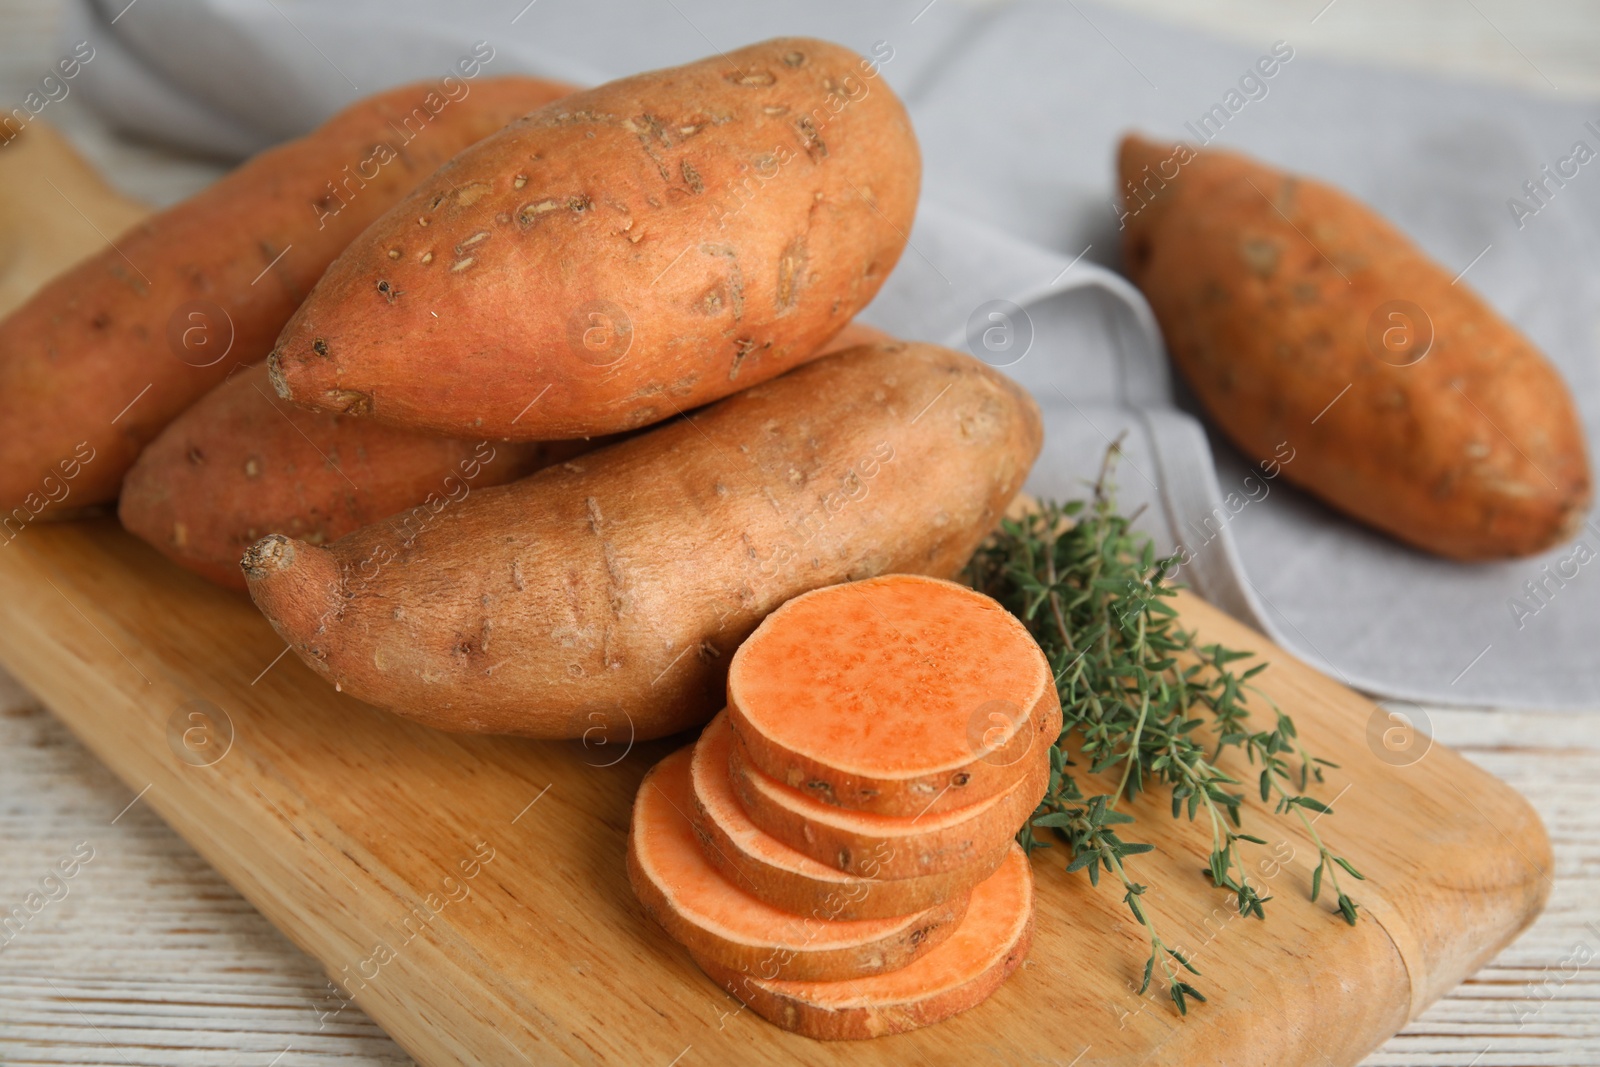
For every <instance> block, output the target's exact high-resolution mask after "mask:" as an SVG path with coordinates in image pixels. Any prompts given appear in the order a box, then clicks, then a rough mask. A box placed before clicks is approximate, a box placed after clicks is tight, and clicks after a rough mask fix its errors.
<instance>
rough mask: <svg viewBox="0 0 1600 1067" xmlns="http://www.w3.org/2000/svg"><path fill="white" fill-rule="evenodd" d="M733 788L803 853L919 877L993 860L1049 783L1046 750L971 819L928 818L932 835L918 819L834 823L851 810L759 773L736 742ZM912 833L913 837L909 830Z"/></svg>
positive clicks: (847, 868) (760, 821) (845, 866)
mask: <svg viewBox="0 0 1600 1067" xmlns="http://www.w3.org/2000/svg"><path fill="white" fill-rule="evenodd" d="M729 774H730V776H731V778H732V781H733V788H734V791H735V792H736V793H738V795H739V800H740V802H741V803H742V804H743V806H744V810H745V813H746V814H748V815H749V816H750V821H751V822H753V823H755V824H756V825H757V826H759V827H760V828H761V829H762V830H765V831H766V832H767V833H768V834H771V835H772V836H773V837H776V838H777V839H778V840H779V841H782V842H783V843H784V844H786V845H788V846H789V847H790V848H792V849H795V850H796V851H798V852H803V853H805V854H806V855H808V856H810V857H811V858H812V859H814V860H816V861H817V862H819V863H825V864H827V865H828V866H830V867H833V868H835V869H836V870H840V871H844V872H845V873H846V874H853V875H857V876H858V877H861V878H890V879H892V878H915V877H918V876H920V875H925V874H937V873H941V872H945V871H953V870H955V869H957V868H959V867H964V866H966V865H967V864H969V863H974V862H978V861H980V860H981V859H982V858H983V857H986V856H990V855H992V854H993V852H994V850H995V849H997V848H1000V847H1001V846H1002V845H1004V844H1005V843H1006V842H1007V841H1009V840H1011V839H1012V837H1014V836H1015V835H1016V833H1017V831H1018V830H1020V829H1021V828H1022V824H1023V823H1024V822H1026V821H1027V819H1028V816H1029V815H1031V814H1032V813H1033V811H1034V809H1035V808H1036V807H1038V805H1039V801H1040V800H1042V799H1044V795H1045V791H1046V790H1047V789H1048V788H1049V785H1050V765H1049V762H1048V760H1047V759H1046V758H1044V753H1043V752H1041V753H1040V758H1037V759H1029V760H1028V766H1027V770H1026V772H1025V773H1024V775H1023V777H1022V778H1021V779H1019V780H1018V781H1017V783H1016V784H1015V785H1013V786H1012V787H1011V789H1009V790H1007V791H1006V792H1005V793H1003V794H1000V795H998V796H996V797H991V798H989V799H988V800H986V801H979V802H978V803H976V804H974V805H971V807H972V808H974V809H981V810H975V811H973V813H972V814H971V815H970V816H968V817H963V818H959V819H956V818H955V816H956V813H959V812H961V811H963V809H961V808H957V809H955V810H954V811H953V812H946V813H944V814H945V815H947V816H950V817H951V818H952V820H953V821H950V822H947V823H946V822H942V821H936V820H935V819H934V818H930V819H929V820H928V823H929V824H932V825H929V826H928V828H927V829H926V830H924V829H922V827H921V825H917V826H914V827H911V826H908V824H913V823H915V822H916V816H910V817H906V816H885V818H888V819H892V820H894V822H895V823H897V824H899V825H897V826H895V827H893V828H892V829H891V828H888V827H885V826H884V825H883V824H882V823H875V824H871V825H869V826H865V827H863V826H860V825H840V824H839V822H838V821H836V820H834V819H833V818H832V816H833V814H834V813H835V812H838V811H841V810H844V809H838V808H834V807H833V806H831V805H827V804H824V803H822V802H821V801H819V800H816V799H815V798H813V797H810V796H808V795H807V794H805V793H801V792H800V791H799V790H796V789H793V788H791V787H789V786H786V785H784V784H783V783H782V782H778V781H776V780H774V779H772V778H770V777H769V776H767V775H766V774H764V773H763V772H762V771H760V770H759V769H757V768H756V766H755V764H754V762H753V761H752V760H751V759H750V756H749V753H747V752H746V751H745V749H744V745H743V743H742V742H740V741H739V740H737V739H735V741H734V745H733V755H732V757H731V758H730V760H729ZM907 829H910V832H909V833H908V832H905V831H906V830H907Z"/></svg>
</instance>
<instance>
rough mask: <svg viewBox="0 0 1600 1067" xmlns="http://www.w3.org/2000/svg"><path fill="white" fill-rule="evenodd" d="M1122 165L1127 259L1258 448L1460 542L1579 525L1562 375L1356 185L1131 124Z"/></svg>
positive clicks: (1318, 481) (1179, 359) (1210, 404)
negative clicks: (1141, 132)
mask: <svg viewBox="0 0 1600 1067" xmlns="http://www.w3.org/2000/svg"><path fill="white" fill-rule="evenodd" d="M1120 169H1121V172H1122V177H1123V180H1124V185H1125V201H1126V214H1125V216H1124V224H1125V229H1124V233H1123V239H1124V251H1125V254H1126V256H1127V265H1128V272H1129V274H1131V275H1132V277H1133V280H1134V281H1135V282H1137V283H1138V285H1139V288H1140V289H1142V290H1143V291H1144V294H1145V296H1146V297H1148V298H1149V300H1150V306H1151V308H1153V309H1154V311H1155V314H1156V318H1157V319H1158V320H1159V321H1160V323H1161V331H1162V333H1163V334H1164V335H1165V337H1166V341H1167V346H1168V347H1169V348H1170V349H1171V352H1172V361H1173V363H1174V365H1176V366H1177V368H1178V370H1179V371H1181V372H1182V374H1183V376H1184V377H1185V378H1186V379H1188V382H1189V384H1190V386H1192V387H1193V389H1194V392H1195V395H1196V396H1197V397H1198V398H1199V400H1200V403H1201V404H1202V405H1203V406H1204V407H1205V409H1206V412H1207V413H1208V414H1209V415H1210V416H1211V418H1212V419H1213V420H1214V421H1215V423H1216V425H1217V426H1218V427H1219V428H1220V429H1221V430H1222V432H1223V433H1224V434H1226V435H1227V436H1228V437H1229V438H1230V439H1231V440H1232V441H1233V443H1234V444H1235V445H1236V446H1237V447H1238V448H1239V449H1240V450H1241V451H1243V452H1244V453H1245V454H1246V456H1248V457H1249V458H1250V459H1251V460H1253V461H1262V462H1263V463H1270V464H1271V465H1272V467H1273V468H1278V467H1281V468H1282V470H1283V475H1284V477H1285V478H1286V479H1288V480H1289V481H1290V482H1292V483H1294V484H1295V485H1297V486H1299V487H1300V488H1302V489H1304V490H1306V491H1307V492H1310V493H1312V494H1314V495H1316V496H1318V497H1320V498H1322V500H1323V501H1325V502H1326V503H1328V504H1330V505H1331V506H1333V507H1335V508H1338V509H1339V510H1341V511H1343V512H1345V513H1346V514H1348V515H1350V516H1352V517H1354V518H1356V519H1359V520H1360V521H1362V522H1365V523H1367V524H1368V525H1370V526H1372V527H1375V528H1376V529H1379V530H1382V531H1384V532H1385V533H1388V534H1390V535H1391V536H1393V537H1397V538H1399V539H1400V540H1402V541H1405V542H1408V543H1409V544H1412V545H1414V546H1416V547H1418V548H1422V549H1426V550H1427V551H1429V552H1435V553H1438V554H1439V555H1442V556H1447V557H1450V558H1453V559H1461V560H1483V559H1496V558H1500V557H1505V556H1523V555H1529V554H1532V553H1536V552H1540V551H1543V550H1544V549H1546V548H1549V547H1550V546H1551V545H1554V544H1557V543H1559V542H1561V541H1564V540H1566V539H1568V538H1570V537H1572V536H1573V535H1574V534H1575V533H1576V531H1577V530H1578V529H1579V527H1581V526H1582V524H1583V521H1584V516H1585V515H1587V514H1588V511H1589V505H1590V502H1591V500H1592V499H1593V485H1592V477H1591V474H1590V469H1589V459H1588V455H1587V442H1586V438H1585V434H1584V428H1583V423H1582V420H1581V419H1580V417H1579V414H1578V409H1577V406H1576V405H1575V404H1574V403H1573V400H1572V395H1571V393H1570V392H1569V391H1568V389H1567V385H1566V383H1565V382H1563V381H1562V378H1561V374H1560V372H1559V371H1558V370H1557V369H1556V368H1555V366H1554V365H1553V364H1551V362H1550V361H1549V360H1548V359H1546V358H1545V356H1544V355H1543V353H1541V352H1540V351H1539V350H1538V349H1537V348H1535V347H1534V345H1533V344H1532V342H1530V341H1529V340H1528V339H1527V338H1526V337H1524V336H1523V335H1522V334H1521V333H1520V332H1519V331H1518V330H1517V329H1516V327H1514V326H1513V325H1512V324H1511V323H1509V322H1507V321H1506V320H1505V319H1503V318H1502V317H1501V316H1500V315H1498V314H1496V312H1495V311H1494V309H1493V308H1491V307H1490V306H1489V305H1488V304H1487V303H1485V302H1484V301H1483V300H1482V298H1480V297H1479V296H1477V295H1476V294H1475V293H1473V292H1472V291H1471V289H1470V288H1468V283H1467V282H1466V281H1465V280H1463V279H1461V278H1459V277H1454V276H1453V275H1455V273H1456V272H1455V271H1454V270H1453V269H1447V268H1445V267H1443V266H1440V265H1439V264H1438V263H1436V262H1434V261H1433V260H1431V259H1429V258H1428V257H1427V256H1426V255H1425V254H1424V253H1423V252H1422V251H1421V250H1420V249H1418V248H1417V246H1416V245H1415V244H1413V243H1412V241H1411V240H1410V239H1409V238H1408V237H1406V235H1405V234H1403V233H1401V232H1400V231H1399V230H1398V229H1396V228H1395V227H1394V226H1392V225H1390V224H1389V223H1388V222H1387V221H1385V220H1384V219H1382V218H1380V217H1379V216H1378V215H1377V213H1375V212H1374V211H1372V209H1371V208H1369V207H1367V206H1366V205H1365V204H1362V203H1361V202H1360V201H1358V200H1356V199H1355V198H1354V197H1351V196H1349V195H1347V194H1345V193H1343V192H1341V191H1340V190H1338V189H1335V188H1334V187H1332V186H1330V185H1325V184H1323V183H1322V182H1317V181H1312V180H1310V179H1308V178H1301V177H1297V176H1295V175H1292V174H1286V173H1284V172H1282V171H1279V170H1276V169H1274V168H1272V167H1269V166H1266V165H1264V164H1262V163H1259V162H1257V161H1256V160H1253V159H1249V158H1246V157H1245V156H1241V155H1237V154H1235V153H1232V152H1224V151H1221V150H1219V149H1214V148H1204V149H1200V150H1194V149H1190V148H1188V147H1187V146H1184V145H1178V146H1175V147H1173V146H1168V145H1161V144H1155V143H1152V142H1150V141H1145V140H1141V139H1140V138H1137V137H1129V138H1126V139H1125V140H1124V141H1123V142H1122V151H1121V158H1120ZM1286 457H1288V458H1286Z"/></svg>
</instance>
